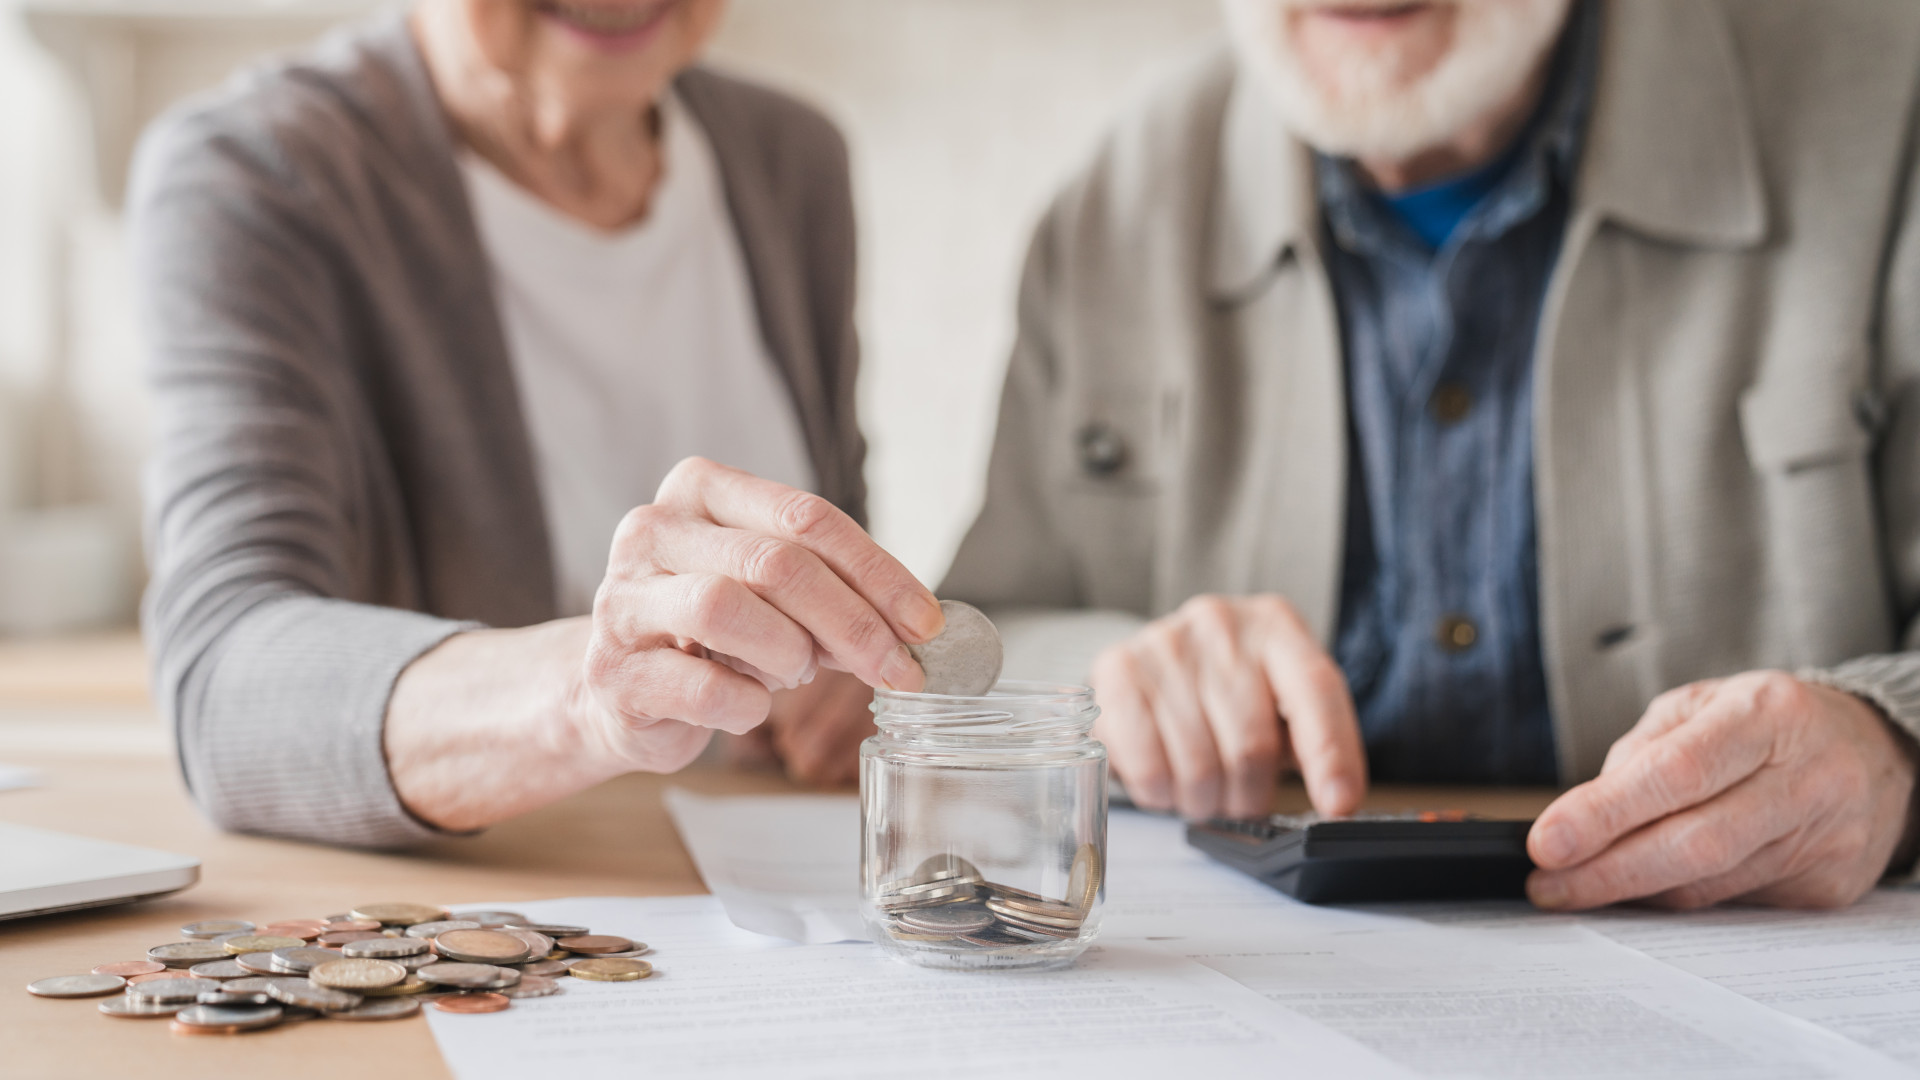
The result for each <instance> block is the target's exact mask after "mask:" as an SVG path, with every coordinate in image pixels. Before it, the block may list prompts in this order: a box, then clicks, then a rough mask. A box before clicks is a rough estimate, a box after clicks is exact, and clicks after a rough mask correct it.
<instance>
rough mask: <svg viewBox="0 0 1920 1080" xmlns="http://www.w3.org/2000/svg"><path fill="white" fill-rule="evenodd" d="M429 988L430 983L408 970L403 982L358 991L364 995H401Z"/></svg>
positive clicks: (430, 986)
mask: <svg viewBox="0 0 1920 1080" xmlns="http://www.w3.org/2000/svg"><path fill="white" fill-rule="evenodd" d="M431 988H432V984H430V983H428V982H427V981H426V980H425V979H422V978H420V977H419V976H418V975H415V974H413V973H412V972H408V973H407V981H405V982H400V983H395V984H393V985H392V986H382V987H379V988H378V989H368V990H362V991H360V993H361V995H362V996H364V997H401V996H403V995H407V994H418V993H421V992H422V991H425V990H429V989H431Z"/></svg>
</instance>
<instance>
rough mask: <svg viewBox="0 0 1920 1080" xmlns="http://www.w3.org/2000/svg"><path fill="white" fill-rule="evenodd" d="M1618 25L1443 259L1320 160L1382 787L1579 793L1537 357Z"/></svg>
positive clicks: (1348, 641) (1352, 627) (1580, 51)
mask: <svg viewBox="0 0 1920 1080" xmlns="http://www.w3.org/2000/svg"><path fill="white" fill-rule="evenodd" d="M1598 19H1599V12H1598V5H1597V4H1595V3H1592V2H1588V3H1585V4H1582V5H1579V6H1578V7H1576V8H1575V13H1574V15H1573V18H1572V19H1571V21H1570V23H1569V26H1568V28H1567V30H1566V32H1565V33H1564V35H1563V38H1562V41H1561V43H1560V45H1559V46H1558V47H1557V49H1556V52H1555V55H1554V58H1553V61H1552V64H1553V67H1552V75H1551V76H1550V78H1549V81H1548V87H1547V92H1546V93H1545V94H1544V95H1543V97H1542V100H1541V105H1540V106H1539V107H1538V108H1537V109H1536V112H1535V115H1534V116H1533V118H1532V119H1531V120H1530V121H1529V124H1528V126H1527V128H1526V129H1525V130H1524V131H1523V132H1522V134H1521V135H1520V136H1519V137H1518V138H1517V139H1516V140H1515V144H1514V146H1513V148H1512V149H1510V150H1509V151H1508V152H1507V154H1506V155H1505V157H1504V158H1503V160H1501V161H1499V162H1496V163H1495V164H1494V165H1493V166H1491V168H1492V169H1494V170H1497V171H1498V177H1497V179H1494V180H1493V181H1492V182H1491V184H1490V185H1487V191H1486V194H1485V195H1484V196H1483V197H1481V198H1480V200H1479V201H1478V202H1477V203H1476V204H1475V205H1474V206H1473V207H1472V209H1471V210H1470V211H1469V212H1467V214H1466V216H1465V217H1464V218H1463V219H1462V220H1461V221H1460V222H1459V224H1458V225H1457V227H1455V228H1453V229H1452V230H1451V231H1450V233H1448V234H1447V235H1446V237H1445V240H1444V241H1443V242H1442V243H1441V245H1440V247H1439V248H1438V250H1435V249H1434V248H1433V247H1431V246H1429V244H1428V243H1427V241H1426V240H1424V239H1422V237H1421V236H1420V235H1419V234H1418V233H1417V232H1416V231H1415V229H1414V228H1413V227H1411V226H1410V224H1409V223H1408V221H1406V220H1403V219H1402V217H1401V216H1400V215H1398V214H1397V213H1396V212H1395V210H1394V209H1393V207H1392V206H1390V205H1389V204H1388V203H1387V202H1386V200H1384V199H1383V198H1382V197H1381V196H1380V194H1379V193H1378V192H1377V191H1376V190H1374V189H1373V188H1372V187H1371V186H1370V185H1368V184H1367V182H1366V181H1365V180H1364V179H1362V178H1361V176H1360V175H1359V173H1358V171H1357V170H1356V168H1355V166H1354V165H1353V164H1352V163H1351V162H1349V161H1343V160H1336V159H1332V158H1327V157H1320V158H1319V159H1318V160H1317V161H1316V162H1315V168H1316V181H1317V185H1318V189H1319V199H1320V208H1321V217H1322V220H1323V222H1324V228H1325V233H1326V239H1327V241H1328V243H1327V244H1326V251H1327V267H1328V271H1329V273H1330V275H1331V277H1332V281H1333V290H1334V296H1335V298H1336V302H1337V304H1338V307H1339V313H1340V327H1341V333H1342V337H1343V346H1344V350H1345V360H1346V382H1347V395H1348V421H1349V424H1348V432H1349V434H1348V439H1349V458H1350V461H1351V467H1350V469H1349V481H1348V492H1347V528H1346V553H1345V563H1344V567H1343V574H1342V582H1341V596H1340V621H1339V628H1338V633H1337V637H1336V639H1335V645H1334V656H1335V658H1336V660H1338V662H1339V664H1340V667H1341V669H1342V670H1343V671H1344V672H1345V673H1346V676H1347V680H1348V682H1349V683H1350V684H1351V686H1352V688H1353V695H1354V704H1355V706H1356V707H1357V709H1358V711H1359V716H1360V726H1361V731H1362V734H1363V736H1364V738H1365V740H1366V746H1367V757H1368V762H1369V768H1370V771H1371V773H1372V775H1373V776H1374V777H1375V778H1377V779H1380V780H1388V781H1431V782H1448V783H1513V784H1521V783H1551V782H1553V781H1554V780H1555V779H1557V773H1558V768H1557V765H1556V761H1555V755H1554V739H1553V728H1552V721H1551V712H1550V708H1549V704H1548V701H1547V689H1546V675H1545V672H1544V668H1543V665H1542V662H1541V656H1540V627H1539V583H1538V560H1537V554H1536V547H1535V534H1534V508H1533V423H1532V397H1533V393H1532V391H1533V356H1534V345H1535V340H1534V339H1535V336H1536V333H1537V331H1538V329H1539V323H1540V310H1541V305H1542V303H1543V301H1544V299H1545V296H1546V291H1547V285H1548V279H1549V277H1550V276H1551V274H1552V271H1553V266H1554V262H1555V259H1556V258H1557V256H1558V254H1559V251H1560V243H1561V237H1562V234H1563V233H1564V232H1565V230H1566V224H1567V219H1568V214H1569V206H1570V195H1569V191H1570V188H1571V185H1572V180H1573V177H1574V175H1575V169H1576V166H1577V164H1578V159H1579V155H1580V150H1581V143H1582V136H1583V134H1584V129H1585V122H1586V115H1587V112H1588V105H1589V103H1590V100H1591V97H1592V86H1593V67H1594V56H1595V52H1596V48H1597V44H1598V36H1599V35H1598V25H1597V24H1598ZM1422 224H1423V225H1429V226H1430V224H1431V223H1429V222H1422ZM1444 231H1445V230H1444V229H1441V230H1432V231H1430V235H1436V236H1437V235H1439V233H1440V232H1444Z"/></svg>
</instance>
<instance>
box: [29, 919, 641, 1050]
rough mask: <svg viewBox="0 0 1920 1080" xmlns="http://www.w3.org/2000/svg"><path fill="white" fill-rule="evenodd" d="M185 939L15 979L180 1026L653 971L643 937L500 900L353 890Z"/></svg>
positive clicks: (487, 1004) (478, 1003)
mask: <svg viewBox="0 0 1920 1080" xmlns="http://www.w3.org/2000/svg"><path fill="white" fill-rule="evenodd" d="M180 935H181V937H182V938H184V939H185V940H183V941H175V942H169V943H167V944H165V945H156V946H154V947H153V948H151V949H149V950H147V959H145V960H121V961H115V962H113V963H107V964H101V965H100V966H98V967H96V968H94V969H93V971H92V972H91V973H89V974H86V975H56V976H54V977H52V978H47V979H40V980H38V981H37V982H33V983H30V984H28V986H27V992H28V993H30V994H33V995H35V996H38V997H49V998H88V997H104V996H105V995H109V994H111V995H115V996H113V997H109V998H107V999H106V1000H104V1001H102V1002H101V1003H100V1011H101V1012H103V1013H105V1014H106V1015H108V1016H116V1017H128V1018H159V1017H169V1018H171V1020H172V1028H173V1030H174V1031H175V1032H177V1033H179V1034H182V1035H232V1034H237V1033H239V1032H243V1031H257V1030H259V1029H261V1028H268V1027H272V1026H274V1025H276V1024H283V1023H289V1022H292V1021H297V1020H311V1019H313V1018H315V1017H325V1018H327V1019H329V1020H393V1019H398V1018H400V1017H404V1016H413V1015H416V1014H418V1013H419V1012H420V1007H421V1004H422V1003H423V1002H425V1003H427V1004H430V1005H432V1006H433V1007H434V1008H436V1009H439V1010H441V1011H443V1012H452V1013H487V1012H499V1011H500V1010H502V1009H505V1008H507V1007H508V1006H510V1005H511V1004H512V1003H513V999H515V998H529V997H546V996H548V995H550V994H557V993H560V992H561V984H560V983H559V982H558V981H557V979H556V977H557V976H561V975H569V976H572V977H574V978H577V979H587V980H591V981H595V982H627V981H631V980H634V979H644V978H646V977H647V976H649V975H651V974H653V965H652V964H650V963H648V962H647V961H645V960H640V959H637V957H639V956H641V955H642V954H644V953H647V952H650V951H651V950H650V949H649V948H648V947H647V946H646V945H645V944H643V943H641V942H637V941H632V940H630V939H628V938H624V937H617V936H615V935H612V934H596V933H594V932H593V931H592V930H591V929H590V928H588V927H585V926H558V925H548V924H543V923H536V922H533V921H531V920H529V919H527V917H526V916H524V915H521V914H519V913H518V912H512V911H469V912H463V913H461V914H458V915H454V914H450V913H449V912H448V911H447V909H445V908H443V907H438V906H435V905H432V904H399V903H390V904H366V905H363V906H361V907H357V908H354V909H353V910H352V911H349V912H343V913H341V914H338V915H329V916H327V917H326V918H324V919H289V920H285V921H282V922H277V923H268V924H266V925H264V926H255V925H254V924H253V923H250V922H247V921H245V920H243V919H219V920H213V921H208V922H197V923H189V924H187V925H186V926H183V927H181V928H180Z"/></svg>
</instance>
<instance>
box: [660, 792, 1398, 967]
mask: <svg viewBox="0 0 1920 1080" xmlns="http://www.w3.org/2000/svg"><path fill="white" fill-rule="evenodd" d="M666 801H667V809H668V811H669V812H670V813H671V814H672V815H673V821H674V825H675V826H677V827H678V828H679V830H680V838H681V840H683V841H685V843H686V845H687V850H688V851H690V852H692V853H693V861H694V865H696V866H697V867H699V869H700V877H701V879H702V880H704V881H705V882H706V883H707V888H709V889H711V890H713V893H714V895H716V896H718V897H719V898H720V899H721V902H722V903H724V904H725V905H726V909H727V915H728V917H730V918H731V919H732V920H733V922H734V924H735V925H736V926H739V927H741V928H743V929H747V930H753V931H755V932H757V933H762V934H772V935H774V936H775V937H782V938H786V939H787V940H789V941H800V942H805V943H809V944H820V943H825V942H832V941H864V940H866V937H867V932H866V929H865V927H864V925H863V924H862V923H861V921H860V906H859V905H860V804H859V802H858V801H857V800H856V799H855V798H854V797H853V796H851V795H799V796H795V795H768V796H724V797H713V796H706V795H696V794H694V793H693V792H690V791H685V790H682V789H679V788H673V789H669V790H668V792H667V798H666ZM1410 924H1412V920H1409V919H1406V918H1403V917H1400V916H1397V915H1382V914H1373V913H1362V912H1354V911H1345V910H1340V909H1335V908H1317V907H1313V906H1311V905H1308V904H1302V903H1299V902H1297V901H1294V900H1292V899H1290V898H1289V897H1287V896H1285V895H1283V894H1281V893H1278V892H1275V891H1274V890H1273V889H1270V888H1268V887H1267V886H1265V885H1262V884H1261V883H1259V882H1257V881H1255V880H1253V879H1252V878H1250V877H1247V876H1246V875H1245V874H1241V873H1238V872H1236V871H1233V870H1229V869H1227V868H1226V867H1223V866H1220V865H1219V864H1217V863H1215V862H1213V861H1212V860H1210V859H1208V858H1207V857H1206V856H1205V855H1204V854H1202V853H1200V852H1199V851H1196V850H1194V849H1193V848H1192V847H1191V846H1190V845H1188V843H1187V842H1186V833H1185V827H1184V826H1183V825H1182V824H1181V823H1180V822H1178V821H1175V820H1173V819H1171V818H1165V817H1159V816H1155V815H1152V814H1144V813H1140V812H1139V811H1134V810H1115V811H1114V812H1113V814H1112V815H1111V816H1110V818H1109V819H1108V822H1107V902H1106V906H1105V910H1104V914H1103V915H1102V916H1101V930H1100V934H1101V937H1102V938H1103V939H1105V938H1133V937H1138V938H1172V937H1181V936H1185V935H1188V934H1193V933H1197V932H1203V931H1204V932H1209V933H1252V932H1264V931H1268V930H1287V929H1303V928H1307V927H1316V928H1325V929H1338V928H1346V927H1385V926H1405V925H1410Z"/></svg>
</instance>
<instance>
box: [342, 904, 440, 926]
mask: <svg viewBox="0 0 1920 1080" xmlns="http://www.w3.org/2000/svg"><path fill="white" fill-rule="evenodd" d="M353 917H354V918H356V919H366V920H368V921H370V922H377V923H380V924H381V925H382V926H412V925H413V924H414V923H423V922H433V921H435V920H437V919H444V918H446V917H447V909H446V908H443V907H437V906H435V905H433V904H407V903H386V904H361V905H360V906H359V907H356V908H354V909H353Z"/></svg>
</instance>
